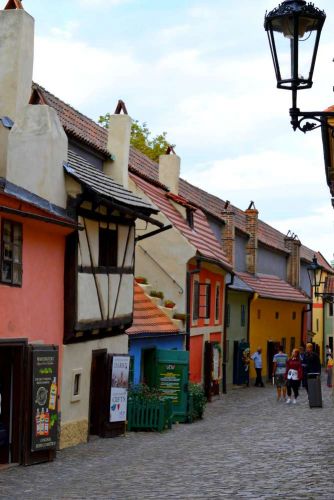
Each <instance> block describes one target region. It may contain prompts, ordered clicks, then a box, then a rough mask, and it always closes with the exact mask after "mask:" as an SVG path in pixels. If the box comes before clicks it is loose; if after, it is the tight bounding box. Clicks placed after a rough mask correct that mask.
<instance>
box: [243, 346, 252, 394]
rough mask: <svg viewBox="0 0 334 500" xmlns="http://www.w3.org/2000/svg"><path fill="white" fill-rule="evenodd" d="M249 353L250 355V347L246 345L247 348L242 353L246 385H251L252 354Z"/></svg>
mask: <svg viewBox="0 0 334 500" xmlns="http://www.w3.org/2000/svg"><path fill="white" fill-rule="evenodd" d="M249 355H250V352H249V347H246V349H245V350H244V351H243V353H242V364H243V368H244V374H245V385H246V387H249V365H250V356H249Z"/></svg>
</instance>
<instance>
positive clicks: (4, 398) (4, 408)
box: [0, 347, 12, 464]
mask: <svg viewBox="0 0 334 500" xmlns="http://www.w3.org/2000/svg"><path fill="white" fill-rule="evenodd" d="M0 398H1V403H0V464H7V463H9V461H10V453H9V449H10V443H9V442H10V437H9V435H10V432H11V407H12V367H11V359H10V347H2V348H0Z"/></svg>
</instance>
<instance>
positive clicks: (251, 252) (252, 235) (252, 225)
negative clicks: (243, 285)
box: [245, 201, 259, 274]
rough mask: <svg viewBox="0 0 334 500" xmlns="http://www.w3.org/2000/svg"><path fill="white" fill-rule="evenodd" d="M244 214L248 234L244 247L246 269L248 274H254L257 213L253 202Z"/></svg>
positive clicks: (255, 265)
mask: <svg viewBox="0 0 334 500" xmlns="http://www.w3.org/2000/svg"><path fill="white" fill-rule="evenodd" d="M245 214H246V231H247V232H248V233H249V238H248V242H247V245H246V268H247V272H248V273H250V274H256V269H257V240H258V237H257V235H258V215H259V212H258V211H257V210H256V208H255V204H254V202H253V201H252V202H251V203H250V205H249V207H248V208H247V210H245Z"/></svg>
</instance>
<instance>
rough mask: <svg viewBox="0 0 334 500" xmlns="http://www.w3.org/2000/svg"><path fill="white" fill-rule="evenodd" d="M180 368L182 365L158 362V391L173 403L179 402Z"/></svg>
mask: <svg viewBox="0 0 334 500" xmlns="http://www.w3.org/2000/svg"><path fill="white" fill-rule="evenodd" d="M182 370H183V368H182V365H179V364H175V363H166V364H159V391H160V393H161V395H162V396H163V397H166V398H170V399H171V400H172V401H173V403H174V404H179V403H180V398H181V383H182Z"/></svg>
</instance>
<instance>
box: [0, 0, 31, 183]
mask: <svg viewBox="0 0 334 500" xmlns="http://www.w3.org/2000/svg"><path fill="white" fill-rule="evenodd" d="M33 58H34V19H33V18H32V17H31V16H30V15H29V14H28V13H27V12H26V11H25V10H24V9H23V7H22V4H21V2H19V0H12V1H10V2H8V3H7V5H6V7H5V9H4V10H0V118H3V117H9V118H10V119H11V120H12V121H14V122H15V121H16V119H17V117H18V115H19V114H20V113H21V112H22V110H23V108H24V106H26V105H27V104H28V102H29V97H30V94H31V85H32V70H33ZM9 130H10V129H9V128H8V126H4V124H3V122H2V121H0V177H5V176H6V165H7V145H8V135H9Z"/></svg>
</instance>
